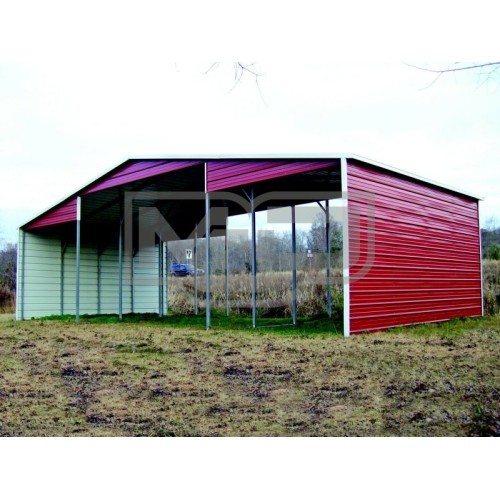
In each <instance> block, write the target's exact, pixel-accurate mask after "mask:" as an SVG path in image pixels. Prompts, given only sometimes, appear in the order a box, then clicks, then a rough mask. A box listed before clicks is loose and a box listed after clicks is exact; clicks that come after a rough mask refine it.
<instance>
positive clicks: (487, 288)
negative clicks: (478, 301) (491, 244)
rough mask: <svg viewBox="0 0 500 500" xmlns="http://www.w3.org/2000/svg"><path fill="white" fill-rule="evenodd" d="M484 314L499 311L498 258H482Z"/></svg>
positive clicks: (499, 262)
mask: <svg viewBox="0 0 500 500" xmlns="http://www.w3.org/2000/svg"><path fill="white" fill-rule="evenodd" d="M483 289H484V309H485V314H498V313H499V312H500V260H483Z"/></svg>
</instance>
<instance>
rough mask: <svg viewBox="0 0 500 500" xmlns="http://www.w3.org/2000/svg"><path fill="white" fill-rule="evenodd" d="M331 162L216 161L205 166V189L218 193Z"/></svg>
mask: <svg viewBox="0 0 500 500" xmlns="http://www.w3.org/2000/svg"><path fill="white" fill-rule="evenodd" d="M337 163H338V162H335V161H333V160H302V161H299V160H297V161H294V160H225V161H223V160H216V161H209V162H208V165H207V189H208V191H219V190H224V189H228V188H231V187H235V186H244V185H245V184H250V183H252V182H259V181H264V180H269V179H276V178H279V177H286V176H288V175H294V174H300V173H304V172H311V171H313V170H321V169H323V168H329V167H333V166H335V165H336V164H337Z"/></svg>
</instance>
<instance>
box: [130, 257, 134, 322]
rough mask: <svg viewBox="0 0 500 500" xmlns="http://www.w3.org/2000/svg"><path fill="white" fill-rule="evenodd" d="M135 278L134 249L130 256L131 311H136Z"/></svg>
mask: <svg viewBox="0 0 500 500" xmlns="http://www.w3.org/2000/svg"><path fill="white" fill-rule="evenodd" d="M134 279H135V253H134V250H133V249H132V256H131V258H130V312H132V313H133V312H134V299H135V297H134V295H135V294H134Z"/></svg>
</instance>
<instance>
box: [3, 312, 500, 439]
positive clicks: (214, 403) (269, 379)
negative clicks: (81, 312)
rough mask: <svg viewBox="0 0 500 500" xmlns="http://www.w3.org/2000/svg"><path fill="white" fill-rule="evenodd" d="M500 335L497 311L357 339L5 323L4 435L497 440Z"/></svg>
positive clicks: (144, 325) (133, 326)
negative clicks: (473, 437) (493, 314)
mask: <svg viewBox="0 0 500 500" xmlns="http://www.w3.org/2000/svg"><path fill="white" fill-rule="evenodd" d="M499 341H500V318H499V317H494V318H486V319H483V320H465V321H463V322H462V321H456V322H452V323H445V324H443V325H429V326H425V327H424V326H422V327H417V328H415V329H413V330H411V331H410V330H401V331H400V332H389V333H380V334H374V335H364V336H355V337H352V338H350V339H343V338H341V337H339V336H331V335H312V336H311V335H310V336H303V335H280V334H278V333H277V332H272V333H263V332H262V331H261V332H260V333H256V332H253V331H250V330H240V331H222V330H213V331H210V332H205V331H202V330H192V329H187V328H171V327H169V326H168V324H164V325H152V324H147V323H137V324H91V323H83V324H80V325H74V324H72V323H68V322H62V321H35V320H33V321H26V322H14V321H5V322H2V323H0V435H3V436H75V435H76V436H393V435H396V436H466V435H494V434H496V435H498V433H499V432H500V429H499V425H500V424H499V383H500V379H499V373H498V354H499V344H500V342H499Z"/></svg>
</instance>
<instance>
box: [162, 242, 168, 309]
mask: <svg viewBox="0 0 500 500" xmlns="http://www.w3.org/2000/svg"><path fill="white" fill-rule="evenodd" d="M163 251H164V258H163V283H164V287H165V289H164V294H163V296H164V298H165V316H168V241H165V242H164V243H163Z"/></svg>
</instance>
